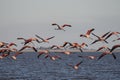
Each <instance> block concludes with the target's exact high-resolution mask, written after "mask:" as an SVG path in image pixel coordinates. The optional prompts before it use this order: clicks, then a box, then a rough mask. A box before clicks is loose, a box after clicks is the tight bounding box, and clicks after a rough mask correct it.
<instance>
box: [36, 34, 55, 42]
mask: <svg viewBox="0 0 120 80" xmlns="http://www.w3.org/2000/svg"><path fill="white" fill-rule="evenodd" d="M35 36H36V37H37V38H39V39H41V40H42V41H39V43H42V42H47V43H49V40H50V39H52V38H54V37H55V36H52V37H49V38H46V39H44V38H42V37H40V36H38V35H35Z"/></svg>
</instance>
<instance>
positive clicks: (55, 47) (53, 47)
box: [50, 45, 63, 49]
mask: <svg viewBox="0 0 120 80" xmlns="http://www.w3.org/2000/svg"><path fill="white" fill-rule="evenodd" d="M62 47H63V46H58V45H52V46H51V47H50V49H61V48H62Z"/></svg>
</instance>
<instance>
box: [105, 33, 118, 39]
mask: <svg viewBox="0 0 120 80" xmlns="http://www.w3.org/2000/svg"><path fill="white" fill-rule="evenodd" d="M118 34H120V32H111V33H110V34H109V35H108V36H107V37H106V39H108V38H109V37H111V36H112V35H116V36H117V37H118Z"/></svg>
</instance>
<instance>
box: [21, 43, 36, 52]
mask: <svg viewBox="0 0 120 80" xmlns="http://www.w3.org/2000/svg"><path fill="white" fill-rule="evenodd" d="M26 48H32V49H33V50H34V51H35V52H37V49H36V48H35V47H33V46H27V45H26V46H23V47H22V48H21V49H20V50H19V51H22V50H24V49H26Z"/></svg>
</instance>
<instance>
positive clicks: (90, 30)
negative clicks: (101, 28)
mask: <svg viewBox="0 0 120 80" xmlns="http://www.w3.org/2000/svg"><path fill="white" fill-rule="evenodd" d="M94 30H95V29H94V28H92V29H89V30H88V31H87V33H86V34H87V35H90V33H91V32H92V31H94Z"/></svg>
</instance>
